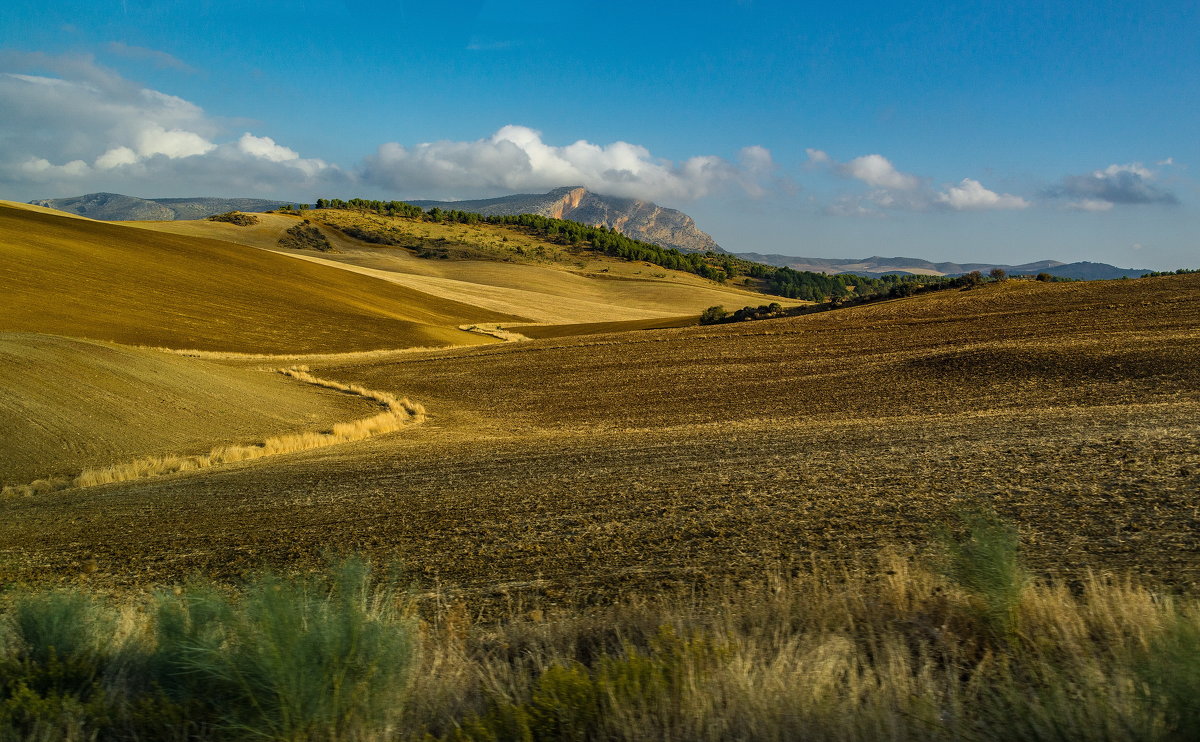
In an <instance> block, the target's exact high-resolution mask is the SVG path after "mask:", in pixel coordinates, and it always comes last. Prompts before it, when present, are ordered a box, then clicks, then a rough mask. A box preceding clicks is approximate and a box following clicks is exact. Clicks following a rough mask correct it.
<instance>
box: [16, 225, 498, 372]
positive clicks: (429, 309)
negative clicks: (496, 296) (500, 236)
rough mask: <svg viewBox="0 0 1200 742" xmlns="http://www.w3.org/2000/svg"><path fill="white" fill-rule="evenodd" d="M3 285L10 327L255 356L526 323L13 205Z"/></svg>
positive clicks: (278, 259)
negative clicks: (464, 327) (494, 324)
mask: <svg viewBox="0 0 1200 742" xmlns="http://www.w3.org/2000/svg"><path fill="white" fill-rule="evenodd" d="M234 228H235V229H236V228H237V227H234ZM0 289H2V290H0V330H10V331H21V332H42V333H50V334H60V335H70V336H75V337H90V338H94V339H100V340H112V341H116V342H120V343H124V344H128V345H151V346H168V347H186V348H199V349H203V350H220V351H233V352H248V353H296V352H308V353H313V352H342V351H362V350H375V349H379V348H396V347H401V346H404V345H411V346H446V345H470V344H479V343H483V342H489V341H488V339H487V338H482V337H480V336H478V335H472V334H469V333H465V332H462V331H460V330H458V329H457V326H458V325H461V324H465V323H469V322H502V321H512V320H514V319H519V317H520V315H512V314H506V313H501V312H494V311H490V310H487V309H481V308H479V307H474V306H470V305H467V304H463V303H461V302H458V301H454V300H452V299H449V298H445V297H438V296H433V295H431V294H427V293H424V292H421V291H419V290H416V289H413V288H409V287H404V286H398V285H395V284H390V283H387V282H383V281H379V280H376V279H374V278H371V277H368V276H362V275H355V274H353V273H350V272H347V271H342V270H333V269H330V268H329V267H328V266H322V265H313V264H309V263H305V262H302V261H297V260H292V259H289V258H287V257H285V256H282V255H277V254H272V253H270V252H266V251H261V250H246V249H244V248H243V247H240V246H238V245H233V244H230V243H228V242H222V241H219V240H215V239H206V238H197V237H187V236H181V235H171V234H165V233H162V232H154V231H151V230H147V229H133V228H130V227H127V226H122V225H118V224H110V223H105V222H95V221H90V220H81V219H73V218H70V217H67V216H60V215H56V214H49V213H43V212H42V211H36V210H29V209H18V208H13V207H9V206H0Z"/></svg>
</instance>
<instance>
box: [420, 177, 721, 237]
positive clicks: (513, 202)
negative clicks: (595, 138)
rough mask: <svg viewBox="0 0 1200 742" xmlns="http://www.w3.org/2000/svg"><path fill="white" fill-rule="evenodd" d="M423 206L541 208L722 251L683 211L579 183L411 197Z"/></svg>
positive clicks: (494, 211)
mask: <svg viewBox="0 0 1200 742" xmlns="http://www.w3.org/2000/svg"><path fill="white" fill-rule="evenodd" d="M411 203H414V204H416V205H417V206H420V207H422V208H426V209H428V208H431V207H434V206H437V207H439V208H443V209H461V210H462V211H473V212H476V213H479V214H485V215H488V216H514V215H516V214H540V215H541V216H548V217H553V218H555V219H570V220H571V221H576V222H582V223H584V224H590V225H592V226H597V227H599V226H604V227H609V228H610V229H615V230H617V231H618V232H620V233H621V234H623V235H625V236H627V237H632V238H634V239H636V240H643V241H645V242H652V243H654V244H656V245H662V246H663V247H674V248H676V249H679V250H690V251H698V252H705V251H709V250H712V251H714V252H725V250H723V249H721V246H720V245H718V244H717V243H716V241H715V240H713V238H712V237H710V236H709V235H708V234H706V233H705V232H703V231H701V230H700V229H699V228H697V227H696V222H695V221H694V220H693V219H692V218H691V217H690V216H688V215H687V214H685V213H683V212H682V211H678V210H676V209H668V208H665V207H663V206H659V205H658V204H656V203H653V202H651V201H639V200H638V199H633V198H618V197H617V196H604V195H601V194H599V193H592V192H591V191H589V190H588V189H586V188H584V187H582V186H571V187H566V188H555V189H554V190H552V191H550V192H549V193H520V194H516V195H512V196H501V197H500V198H485V199H479V200H475V201H412V202H411Z"/></svg>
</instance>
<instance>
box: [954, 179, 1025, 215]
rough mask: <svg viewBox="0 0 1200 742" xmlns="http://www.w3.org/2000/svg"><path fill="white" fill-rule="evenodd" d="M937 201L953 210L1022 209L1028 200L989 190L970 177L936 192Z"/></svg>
mask: <svg viewBox="0 0 1200 742" xmlns="http://www.w3.org/2000/svg"><path fill="white" fill-rule="evenodd" d="M937 201H938V203H940V204H944V205H945V206H948V207H950V208H951V209H954V210H955V211H980V210H986V209H1024V208H1026V207H1028V206H1029V202H1028V201H1026V200H1025V199H1023V198H1021V197H1020V196H1013V195H1010V194H1007V193H996V192H995V191H989V190H988V189H987V188H984V187H983V184H982V183H980V182H979V181H978V180H971V179H970V178H963V179H962V182H961V183H959V184H958V185H955V186H949V187H947V188H946V190H944V191H942V192H941V193H939V194H937Z"/></svg>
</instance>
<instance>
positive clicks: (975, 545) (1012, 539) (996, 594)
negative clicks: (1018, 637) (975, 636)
mask: <svg viewBox="0 0 1200 742" xmlns="http://www.w3.org/2000/svg"><path fill="white" fill-rule="evenodd" d="M963 521H964V525H965V526H966V533H965V535H963V536H962V537H959V538H955V537H953V536H952V535H949V534H943V538H942V545H943V559H942V572H943V574H945V575H946V576H947V577H948V578H950V579H951V580H952V581H954V582H955V583H956V584H957V585H958V586H959V587H961V588H962V589H963V590H965V591H966V592H967V593H968V594H969V595H970V596H971V598H972V600H973V603H974V606H975V608H976V610H977V611H978V613H979V617H980V618H981V619H982V621H983V624H984V626H985V627H986V628H987V629H988V630H989V631H990V632H991V633H992V634H993V635H994V636H996V637H1008V636H1011V635H1012V634H1013V633H1015V631H1016V628H1017V607H1018V604H1019V603H1020V601H1021V593H1022V591H1023V590H1024V589H1025V585H1026V583H1027V581H1028V576H1027V574H1026V572H1025V569H1024V568H1023V567H1022V566H1021V560H1020V553H1019V552H1020V538H1019V537H1018V535H1017V529H1016V528H1015V527H1014V526H1013V525H1012V524H1011V523H1008V522H1006V521H1004V520H1002V519H1001V518H1000V517H999V516H997V515H996V514H995V513H994V512H991V511H980V512H971V513H967V514H965V515H964V516H963Z"/></svg>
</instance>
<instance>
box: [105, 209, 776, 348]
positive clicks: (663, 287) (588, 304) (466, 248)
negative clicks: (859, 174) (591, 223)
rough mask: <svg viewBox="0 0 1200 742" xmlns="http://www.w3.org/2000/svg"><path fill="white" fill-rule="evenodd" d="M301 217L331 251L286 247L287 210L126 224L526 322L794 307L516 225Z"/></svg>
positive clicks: (743, 286)
mask: <svg viewBox="0 0 1200 742" xmlns="http://www.w3.org/2000/svg"><path fill="white" fill-rule="evenodd" d="M303 218H306V219H310V220H313V221H314V223H318V224H320V225H321V226H322V229H323V231H324V233H325V234H326V236H327V237H328V239H329V241H330V243H331V245H332V246H333V247H334V251H333V252H322V253H317V252H314V251H311V250H288V249H284V248H280V247H279V245H278V241H279V238H280V237H281V236H282V235H283V234H284V232H285V231H286V230H287V229H288V228H289V227H291V226H294V225H295V224H296V223H297V221H299V219H300V217H297V216H292V215H287V214H262V215H259V216H258V223H257V224H254V225H252V226H247V227H239V226H235V225H232V224H228V223H223V222H211V221H168V222H130V223H128V226H130V227H135V228H137V229H139V230H143V231H152V232H157V233H164V232H165V233H171V234H178V235H187V236H194V237H201V236H203V237H210V238H215V239H220V240H222V241H226V242H229V243H236V244H238V245H246V246H250V247H259V248H263V249H267V250H273V251H276V252H279V253H281V254H287V255H290V256H292V257H294V258H298V259H300V260H304V261H306V262H309V263H313V264H319V265H323V266H329V267H338V268H341V269H343V270H346V271H351V272H356V273H360V274H362V275H366V276H370V277H372V278H377V279H380V280H383V281H387V282H389V283H393V284H397V285H402V286H405V287H407V288H411V289H415V290H419V291H421V292H424V293H429V294H432V295H435V296H438V297H441V298H445V299H449V300H453V301H457V302H463V303H466V304H471V305H474V306H478V307H480V308H483V309H487V310H489V311H491V312H496V313H503V314H506V315H510V316H520V317H524V318H525V320H524V321H518V322H513V324H530V323H537V324H554V325H585V324H591V323H598V322H599V323H609V322H625V321H630V322H632V321H641V320H656V319H662V318H678V317H681V316H692V317H695V316H697V315H699V314H700V312H702V311H703V310H704V309H705V308H706V307H710V306H713V305H718V304H726V305H730V306H743V305H746V304H755V305H758V304H761V303H764V302H769V301H772V300H779V301H784V302H787V300H780V299H778V297H771V296H767V295H764V294H762V293H759V292H758V291H755V290H753V289H752V286H751V285H749V284H747V283H746V279H744V278H739V279H737V280H735V281H731V282H729V283H727V284H718V283H715V282H713V281H711V280H708V279H704V278H701V277H700V276H697V275H694V274H691V273H686V272H682V271H675V270H669V269H666V268H662V267H660V266H657V265H652V264H650V263H646V262H643V261H630V260H624V259H620V258H615V257H611V256H607V255H604V254H602V253H599V252H595V251H588V250H583V249H577V248H572V247H571V246H569V245H562V244H559V243H555V242H551V241H549V240H547V239H545V238H541V237H538V236H536V235H532V234H529V233H527V232H525V231H523V230H521V229H519V228H515V227H512V226H506V225H493V224H487V223H482V222H481V223H475V224H457V223H449V222H432V221H418V220H411V219H405V218H399V217H386V216H380V215H376V214H370V213H361V212H355V211H343V210H338V209H320V210H314V211H306V212H305V214H304V217H303ZM342 230H347V231H350V232H354V233H357V232H362V233H369V234H370V235H378V237H376V238H375V239H386V240H388V241H391V242H393V243H395V244H377V243H373V242H366V241H363V240H362V239H358V238H355V237H350V236H347V234H346V233H345V232H343V231H342ZM423 254H424V255H425V256H426V257H421V255H423ZM790 303H794V302H790ZM475 321H476V322H480V321H486V322H503V321H504V320H475ZM510 322H511V320H510ZM580 329H581V330H582V329H587V328H580Z"/></svg>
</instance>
